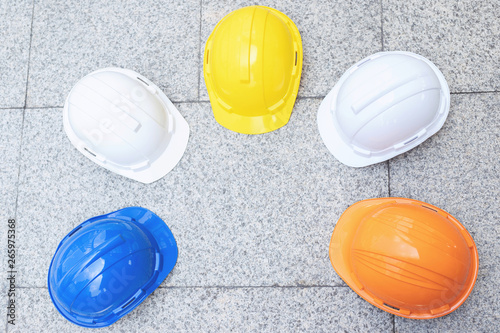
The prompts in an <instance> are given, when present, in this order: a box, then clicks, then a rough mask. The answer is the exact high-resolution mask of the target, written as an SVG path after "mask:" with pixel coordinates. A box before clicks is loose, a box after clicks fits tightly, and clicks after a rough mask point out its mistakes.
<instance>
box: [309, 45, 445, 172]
mask: <svg viewBox="0 0 500 333" xmlns="http://www.w3.org/2000/svg"><path fill="white" fill-rule="evenodd" d="M449 109H450V90H449V88H448V84H447V83H446V80H445V78H444V76H443V74H442V73H441V72H440V71H439V69H438V68H437V67H436V66H435V65H434V64H433V63H432V62H430V61H429V60H427V59H426V58H424V57H422V56H420V55H418V54H414V53H411V52H380V53H376V54H374V55H372V56H369V57H368V58H365V59H363V60H361V61H359V62H358V63H356V64H355V65H354V66H352V67H351V68H350V69H349V70H348V71H347V72H346V73H345V74H344V75H342V77H341V78H340V80H339V82H338V83H337V84H336V85H335V87H334V88H333V89H332V91H330V93H329V94H328V95H327V96H326V98H325V99H324V100H323V102H322V103H321V106H320V107H319V110H318V127H319V132H320V134H321V138H322V139H323V141H324V142H325V145H326V147H327V148H328V150H329V151H330V152H331V153H332V154H333V156H335V157H336V158H337V159H338V160H339V161H340V162H342V163H344V164H346V165H349V166H353V167H363V166H367V165H370V164H375V163H379V162H382V161H386V160H388V159H390V158H392V157H394V156H396V155H399V154H401V153H404V152H406V151H408V150H410V149H412V148H414V147H416V146H417V145H419V144H420V143H422V142H424V141H425V140H426V139H427V138H429V137H430V136H432V135H433V134H434V133H436V132H437V131H438V130H439V129H440V128H441V127H442V126H443V123H444V121H445V120H446V117H447V116H448V111H449Z"/></svg>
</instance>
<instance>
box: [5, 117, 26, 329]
mask: <svg viewBox="0 0 500 333" xmlns="http://www.w3.org/2000/svg"><path fill="white" fill-rule="evenodd" d="M22 121H23V111H22V110H17V109H16V110H0V156H1V158H0V184H1V186H0V208H1V209H0V248H1V253H2V255H1V258H0V264H1V267H0V290H1V292H0V307H1V309H2V310H1V312H0V318H1V319H0V330H2V329H4V327H5V325H6V319H7V317H6V311H7V310H6V308H7V294H8V291H9V287H10V283H9V281H8V280H7V270H10V269H9V268H8V266H7V265H8V264H9V263H8V262H7V259H8V257H7V255H8V253H7V248H8V238H7V235H9V234H12V233H8V224H7V222H8V220H9V219H15V217H16V196H17V180H18V172H19V149H20V145H21V136H22V132H21V131H22ZM17 236H18V235H17ZM11 240H13V241H14V242H15V241H16V240H15V239H11ZM11 244H13V243H12V242H11ZM14 245H16V244H15V243H14ZM15 259H17V255H16V258H14V260H15ZM14 270H18V268H17V267H15V268H14Z"/></svg>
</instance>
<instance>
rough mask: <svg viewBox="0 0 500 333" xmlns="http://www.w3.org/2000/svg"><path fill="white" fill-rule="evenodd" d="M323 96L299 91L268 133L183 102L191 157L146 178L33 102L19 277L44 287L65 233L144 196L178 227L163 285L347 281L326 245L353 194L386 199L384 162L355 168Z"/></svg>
mask: <svg viewBox="0 0 500 333" xmlns="http://www.w3.org/2000/svg"><path fill="white" fill-rule="evenodd" d="M320 102H321V100H320V99H304V100H300V101H299V102H298V103H297V105H296V108H295V110H294V113H293V114H292V117H291V120H290V122H289V123H288V124H287V125H286V126H285V127H283V128H281V129H279V130H277V131H274V132H271V133H268V134H263V135H256V136H251V135H243V134H238V133H235V132H232V131H229V130H227V129H225V128H223V127H221V126H220V125H219V124H217V123H216V121H215V120H214V118H213V115H212V112H211V109H210V105H209V103H195V104H191V103H181V104H178V106H179V109H180V111H181V113H182V114H183V115H184V116H185V117H186V119H187V121H188V123H189V125H190V127H191V136H190V139H189V143H188V149H187V151H186V154H185V155H184V157H183V158H182V160H181V162H180V164H179V165H177V167H176V168H175V169H174V170H173V171H172V172H171V173H169V174H168V175H167V176H166V177H164V178H162V179H161V180H159V181H157V182H155V183H153V184H150V185H144V184H140V183H138V182H135V181H132V180H129V179H126V178H123V177H121V176H118V175H115V174H113V173H111V172H109V171H107V170H105V169H103V168H100V167H99V166H97V165H95V164H94V163H92V162H91V161H90V160H88V159H86V158H85V157H84V156H83V155H81V154H80V153H79V152H78V151H76V149H75V148H73V147H72V145H71V144H70V142H69V140H68V139H67V138H66V137H65V134H64V132H63V129H62V116H61V114H60V109H54V110H52V109H49V110H40V109H37V110H28V111H27V112H26V117H25V130H24V131H25V134H24V136H25V142H26V144H25V145H24V147H23V152H22V156H23V159H22V166H21V175H20V195H19V202H20V203H19V213H18V214H19V220H20V222H19V223H20V230H22V235H23V241H22V244H21V245H22V246H23V251H22V252H21V253H22V256H21V258H20V261H21V263H20V265H22V266H23V267H26V268H28V267H29V268H30V269H32V272H31V274H30V275H29V276H28V275H27V276H23V277H21V278H22V280H21V284H22V285H23V286H38V287H41V286H45V285H46V281H45V280H46V276H45V275H46V271H47V269H48V265H49V263H50V259H51V256H52V255H53V252H54V251H55V249H56V247H57V244H58V242H59V241H60V239H62V238H63V237H64V236H65V234H66V233H67V232H69V231H70V230H71V229H72V228H73V227H75V226H76V225H77V224H79V223H81V222H83V221H84V220H85V219H88V218H90V217H93V216H95V215H99V214H103V213H108V212H111V211H114V210H116V209H120V208H122V207H126V206H131V205H139V206H143V207H146V208H149V209H151V210H153V211H154V212H156V213H157V214H158V215H159V216H160V217H161V218H163V219H164V220H165V221H166V223H167V224H168V225H169V226H170V228H171V229H172V232H173V234H174V236H175V237H176V239H177V243H178V246H179V252H180V253H179V259H178V262H177V265H176V267H175V269H174V271H173V273H172V274H171V275H170V276H169V277H168V278H167V281H166V283H164V285H173V286H262V285H265V286H272V285H286V286H290V285H343V282H342V281H341V279H340V278H339V277H338V276H337V274H336V273H335V271H334V270H333V268H332V267H331V264H330V261H329V258H328V244H329V241H330V237H331V234H332V232H333V228H334V226H335V223H336V221H337V219H338V218H339V216H340V214H341V213H342V212H343V211H344V210H345V209H346V208H347V207H348V206H349V205H351V204H352V203H354V202H356V201H358V200H362V199H366V198H372V197H380V196H387V194H388V193H387V189H388V183H387V169H386V164H384V163H382V164H378V165H375V166H371V167H367V168H361V169H356V168H349V167H346V166H344V165H342V164H340V163H339V162H338V161H336V160H335V158H334V157H333V156H332V155H330V154H329V152H328V150H327V148H326V147H325V146H324V145H323V142H322V141H321V138H320V136H319V133H318V131H317V128H316V111H317V108H318V107H319V104H320Z"/></svg>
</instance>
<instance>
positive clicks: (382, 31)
mask: <svg viewBox="0 0 500 333" xmlns="http://www.w3.org/2000/svg"><path fill="white" fill-rule="evenodd" d="M382 2H383V0H380V42H381V44H382V52H384V6H383V3H382Z"/></svg>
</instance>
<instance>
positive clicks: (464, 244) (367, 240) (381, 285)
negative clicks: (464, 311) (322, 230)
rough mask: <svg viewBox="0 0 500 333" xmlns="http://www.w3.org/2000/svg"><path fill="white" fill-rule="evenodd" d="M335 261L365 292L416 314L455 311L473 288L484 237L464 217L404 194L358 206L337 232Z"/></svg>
mask: <svg viewBox="0 0 500 333" xmlns="http://www.w3.org/2000/svg"><path fill="white" fill-rule="evenodd" d="M330 260H331V262H332V265H333V268H335V270H336V271H337V273H338V274H339V275H340V277H341V278H342V279H343V280H344V281H345V282H346V283H347V284H348V285H349V287H351V288H352V289H353V290H354V291H355V292H356V293H358V295H359V296H361V297H363V298H364V299H365V300H367V301H368V302H370V303H371V304H373V305H375V306H376V307H378V308H380V309H382V310H384V311H387V312H389V313H392V314H395V315H398V316H401V317H406V318H412V319H430V318H437V317H441V316H444V315H447V314H449V313H451V312H453V311H455V310H456V309H457V308H458V307H459V306H460V305H462V303H463V302H465V300H466V299H467V297H468V296H469V294H470V293H471V291H472V288H473V287H474V283H475V281H476V277H477V270H478V264H479V262H478V256H477V249H476V244H474V240H473V239H472V237H471V235H470V234H469V233H468V232H467V230H466V229H465V228H464V227H463V226H462V225H461V224H460V222H458V221H457V220H456V219H455V218H454V217H453V216H451V215H450V214H448V213H447V212H445V211H444V210H442V209H439V208H437V207H435V206H432V205H429V204H427V203H424V202H421V201H417V200H412V199H404V198H381V199H369V200H363V201H360V202H357V203H355V204H354V205H352V206H350V207H349V208H348V209H347V210H346V211H345V212H344V213H343V214H342V216H341V217H340V219H339V221H338V222H337V225H336V226H335V230H334V231H333V235H332V239H331V242H330Z"/></svg>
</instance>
